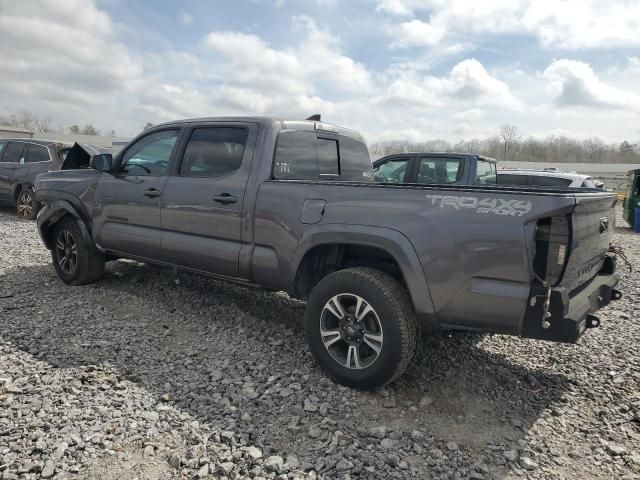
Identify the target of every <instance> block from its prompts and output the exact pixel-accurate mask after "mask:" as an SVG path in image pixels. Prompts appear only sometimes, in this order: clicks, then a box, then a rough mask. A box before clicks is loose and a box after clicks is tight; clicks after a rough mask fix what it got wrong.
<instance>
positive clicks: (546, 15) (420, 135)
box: [0, 0, 640, 143]
mask: <svg viewBox="0 0 640 480" xmlns="http://www.w3.org/2000/svg"><path fill="white" fill-rule="evenodd" d="M0 58H1V59H2V60H1V62H2V65H1V66H0V116H5V115H8V114H10V113H15V112H17V111H19V110H29V111H31V112H32V113H35V114H37V115H40V116H48V117H50V118H51V119H52V120H53V122H54V124H55V125H59V126H65V127H67V126H69V125H71V124H80V125H83V124H86V123H92V124H93V125H94V126H96V127H97V128H99V129H101V130H102V131H109V130H111V129H114V130H115V131H116V132H117V134H118V135H124V136H133V135H135V134H137V133H138V132H139V131H141V130H142V128H143V126H144V125H145V124H146V123H147V122H151V123H154V124H156V123H160V122H163V121H169V120H173V119H179V118H187V117H202V116H224V115H267V116H277V117H283V118H291V119H302V118H306V117H307V116H309V115H312V114H315V113H321V114H322V118H323V120H326V121H328V122H331V123H335V124H338V125H343V126H346V127H349V128H353V129H355V130H358V131H360V132H361V133H362V134H363V135H364V136H365V138H366V139H367V141H369V142H375V141H381V140H389V139H406V140H410V141H426V140H431V139H436V138H444V139H447V140H450V141H457V140H463V139H471V138H477V137H484V136H488V135H491V134H494V133H495V132H496V131H497V129H498V128H499V126H500V125H502V124H505V123H509V124H513V125H516V126H517V127H518V128H519V130H520V132H521V133H522V134H523V135H525V136H529V135H532V136H536V137H542V136H546V135H566V136H570V137H575V138H588V137H592V136H597V137H600V138H602V139H603V140H605V141H607V142H611V143H619V142H621V141H623V140H629V141H632V142H638V141H640V0H608V1H601V0H555V1H547V0H530V1H523V0H483V1H478V0H233V1H231V0H185V1H182V2H177V1H169V0H155V1H152V0H149V1H135V0H96V1H93V0H65V1H60V0H29V1H23V2H17V1H15V0H0Z"/></svg>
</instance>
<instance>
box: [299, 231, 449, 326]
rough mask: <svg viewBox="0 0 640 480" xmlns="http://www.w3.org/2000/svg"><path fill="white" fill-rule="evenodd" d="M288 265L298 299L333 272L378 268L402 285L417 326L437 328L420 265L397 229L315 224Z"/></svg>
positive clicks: (410, 245)
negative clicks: (406, 291)
mask: <svg viewBox="0 0 640 480" xmlns="http://www.w3.org/2000/svg"><path fill="white" fill-rule="evenodd" d="M345 254H346V255H345ZM291 265H292V267H294V268H293V272H294V276H293V278H292V279H291V282H290V283H291V285H293V287H292V291H293V293H294V295H296V296H297V297H300V298H306V296H307V295H308V294H309V292H310V291H311V289H312V288H313V287H314V286H315V285H316V284H317V283H318V282H319V281H320V280H321V279H322V278H324V277H325V276H326V275H328V274H329V273H332V272H333V271H338V270H341V269H344V268H349V267H353V266H372V267H373V268H377V269H379V270H382V271H384V272H385V273H388V274H390V275H391V276H393V277H394V278H396V279H397V280H399V281H400V282H401V283H402V284H403V285H404V286H405V287H406V289H407V290H408V292H409V296H410V298H411V302H412V304H413V307H414V309H415V312H416V315H417V317H418V320H419V322H420V325H421V326H422V327H423V328H426V329H437V328H438V323H437V320H436V315H435V311H434V306H433V302H432V300H431V293H430V292H429V287H428V283H427V279H426V277H425V275H424V272H423V270H422V266H421V265H422V264H421V262H420V260H419V258H418V255H417V254H416V251H415V249H414V248H413V245H412V244H411V242H410V241H409V239H407V237H405V236H404V235H403V234H402V233H400V232H398V231H397V230H392V229H388V228H382V227H370V226H365V225H363V226H359V225H341V224H331V225H323V226H318V227H316V228H314V229H313V230H312V231H309V232H308V233H307V234H306V235H305V236H304V237H303V238H302V240H301V241H300V243H299V244H298V248H297V249H296V251H295V252H294V255H293V259H292V262H291ZM387 267H388V268H387ZM394 269H397V270H396V271H394Z"/></svg>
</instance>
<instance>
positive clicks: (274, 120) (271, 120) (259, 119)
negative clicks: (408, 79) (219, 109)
mask: <svg viewBox="0 0 640 480" xmlns="http://www.w3.org/2000/svg"><path fill="white" fill-rule="evenodd" d="M203 122H252V123H257V124H258V125H263V126H265V127H267V126H273V125H274V124H279V125H280V127H281V128H282V129H283V130H316V131H318V132H324V133H333V134H337V135H343V136H345V137H351V138H354V139H356V140H360V141H364V139H363V138H362V135H360V134H359V133H358V132H355V131H354V130H350V129H348V128H345V127H340V126H338V125H334V124H332V123H328V122H324V121H316V120H288V119H284V118H279V117H263V116H246V117H245V116H233V117H201V118H185V119H182V120H174V121H171V122H165V123H162V124H159V125H154V127H153V128H155V127H159V126H168V125H178V124H182V123H203Z"/></svg>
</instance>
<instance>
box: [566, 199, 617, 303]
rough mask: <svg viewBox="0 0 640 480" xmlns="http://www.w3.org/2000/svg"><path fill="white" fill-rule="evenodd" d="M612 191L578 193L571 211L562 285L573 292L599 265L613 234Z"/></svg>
mask: <svg viewBox="0 0 640 480" xmlns="http://www.w3.org/2000/svg"><path fill="white" fill-rule="evenodd" d="M616 201H617V198H616V196H615V195H605V194H577V195H576V206H575V208H574V209H573V212H572V214H571V231H570V232H569V235H570V242H571V243H570V248H569V258H568V259H567V263H566V268H565V272H564V275H563V277H562V281H561V286H563V287H564V288H566V290H567V291H568V292H572V291H574V290H575V289H577V288H579V287H580V286H582V285H584V284H585V283H586V282H588V281H589V280H591V279H592V278H593V277H595V276H596V275H597V274H598V272H599V271H600V269H601V268H602V265H603V262H604V258H605V254H606V252H607V250H608V248H609V244H610V243H611V240H612V237H613V230H614V225H615V210H614V208H615V204H616Z"/></svg>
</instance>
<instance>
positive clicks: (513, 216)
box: [254, 181, 575, 334]
mask: <svg viewBox="0 0 640 480" xmlns="http://www.w3.org/2000/svg"><path fill="white" fill-rule="evenodd" d="M308 199H317V200H320V199H322V200H325V201H326V206H325V208H324V212H323V215H322V218H321V220H320V221H319V222H318V223H317V224H315V225H313V226H310V225H305V224H303V223H302V222H301V221H300V212H301V210H302V206H303V204H304V202H305V200H308ZM285 204H286V208H285V207H284V205H285ZM574 205H575V199H574V197H573V196H572V195H564V196H563V195H557V194H544V193H540V194H532V193H531V192H528V193H518V192H513V191H510V192H500V191H497V190H495V189H493V190H490V189H487V190H482V189H475V190H469V189H464V188H461V189H451V188H450V189H441V188H437V187H433V188H430V187H421V188H406V187H392V186H380V185H375V184H350V185H344V184H339V183H330V182H325V183H319V182H296V181H267V182H265V183H264V184H263V185H262V186H261V187H260V191H259V194H258V199H257V204H256V212H255V237H254V238H255V244H256V248H255V254H257V255H256V259H255V263H254V275H255V277H254V280H255V281H257V282H258V283H263V282H267V281H270V282H271V284H272V286H274V287H275V288H283V289H285V290H288V291H291V289H292V282H293V275H295V272H296V269H297V266H298V265H297V263H296V262H297V261H298V259H300V258H302V255H304V252H305V251H306V245H307V244H315V243H317V242H320V241H326V240H328V237H327V238H324V239H322V240H320V238H321V237H317V239H312V240H309V238H313V234H314V232H322V231H324V230H323V229H325V228H328V226H330V225H333V226H339V225H350V226H353V227H354V230H355V229H356V228H355V227H357V226H360V227H362V228H361V229H359V230H360V231H361V232H366V231H367V230H368V229H371V231H376V230H378V229H383V230H384V231H386V232H394V234H389V235H387V236H386V239H387V240H388V241H389V242H393V241H394V238H393V237H394V235H396V234H397V233H400V234H402V238H406V239H408V241H409V242H410V245H411V247H412V250H413V251H415V253H417V258H418V261H417V262H410V265H409V266H408V267H407V268H408V269H410V270H411V273H410V279H409V280H407V283H409V282H410V281H412V280H411V279H415V278H417V277H419V276H422V277H423V278H426V283H425V284H422V285H421V286H418V285H417V284H411V285H410V293H411V295H412V299H413V300H414V305H415V307H416V310H417V313H418V314H419V316H421V317H423V319H424V318H426V317H431V318H433V312H432V311H430V310H431V308H430V307H431V305H432V306H433V310H434V311H435V318H436V319H437V323H438V324H439V326H441V327H446V328H465V329H483V330H493V331H497V332H504V333H513V334H518V333H520V331H521V328H522V321H523V318H524V316H525V312H526V309H527V301H528V298H529V294H530V287H531V283H532V279H533V278H532V273H531V268H530V265H531V260H532V258H533V255H534V254H535V252H534V251H533V250H532V249H531V245H534V244H535V242H534V241H533V238H528V237H532V236H533V235H534V234H535V228H531V222H533V224H535V222H536V221H537V219H539V218H541V217H546V216H551V215H558V214H561V215H564V214H568V213H570V212H571V210H572V209H573V207H574ZM371 227H375V228H371ZM333 228H340V227H333ZM343 228H344V227H343ZM326 231H331V229H327V230H326ZM343 231H344V238H345V239H348V238H349V235H348V233H347V232H348V230H347V229H345V230H343ZM378 231H379V230H378ZM336 233H337V232H336ZM340 238H341V236H340V235H335V236H334V238H333V241H332V243H337V242H338V241H339V240H340ZM396 238H397V237H396ZM399 243H401V242H399ZM268 245H277V249H271V250H270V247H268ZM379 246H380V247H381V248H385V246H384V245H382V244H379ZM387 248H388V246H387ZM403 248H406V246H405V247H399V250H402V249H403ZM390 253H391V252H390ZM394 258H395V256H394ZM396 260H397V261H398V262H399V263H400V260H399V259H397V258H396ZM401 267H402V264H401ZM403 273H404V274H405V276H406V272H405V271H404V268H403ZM258 277H259V278H258ZM269 279H270V280H269ZM421 297H422V298H428V299H430V302H428V303H424V304H420V303H419V302H416V298H421Z"/></svg>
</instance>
